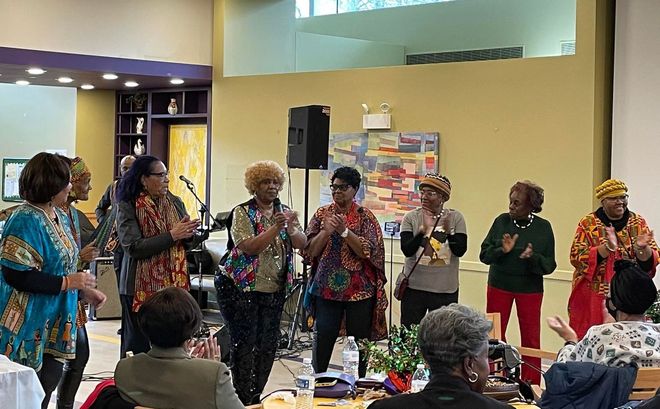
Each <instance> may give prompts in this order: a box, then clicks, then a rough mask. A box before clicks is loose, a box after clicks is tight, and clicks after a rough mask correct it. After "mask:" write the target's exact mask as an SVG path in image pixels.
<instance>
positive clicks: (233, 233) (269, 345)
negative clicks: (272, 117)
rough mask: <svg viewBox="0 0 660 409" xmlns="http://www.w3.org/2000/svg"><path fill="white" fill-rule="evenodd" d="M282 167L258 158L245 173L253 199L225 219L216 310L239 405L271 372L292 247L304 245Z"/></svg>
mask: <svg viewBox="0 0 660 409" xmlns="http://www.w3.org/2000/svg"><path fill="white" fill-rule="evenodd" d="M284 180H285V178H284V171H283V170H282V168H281V167H280V166H279V165H278V164H277V163H275V162H273V161H259V162H255V163H253V164H251V165H250V166H248V168H247V170H246V171H245V187H246V188H247V191H248V193H250V194H251V195H252V198H251V199H250V200H248V201H247V202H245V203H241V204H240V205H238V206H236V207H235V208H234V209H233V210H232V213H231V219H230V221H229V224H230V226H231V227H230V229H229V240H228V243H227V249H228V251H229V253H228V255H227V259H226V261H225V262H224V269H220V272H219V273H218V275H216V278H215V287H216V290H217V292H218V300H219V301H218V302H219V304H220V310H221V312H222V315H223V317H224V319H225V321H226V322H227V326H228V327H229V333H230V335H231V340H232V343H231V361H232V365H231V368H232V378H233V381H234V387H235V388H236V393H237V394H238V396H239V398H240V399H241V401H242V402H243V403H244V404H246V405H247V404H250V403H251V402H253V401H256V402H258V399H259V395H261V392H262V391H263V388H264V386H266V382H267V381H268V375H269V374H270V370H271V367H272V366H273V361H274V359H275V351H276V349H277V340H278V337H279V324H280V317H281V315H282V308H283V306H284V298H285V294H286V291H287V290H289V289H290V288H291V284H292V282H293V273H294V267H293V249H294V248H295V249H300V248H304V247H305V245H306V243H307V238H306V236H305V234H304V233H303V232H302V231H301V229H300V223H299V222H298V216H297V214H296V212H294V211H292V210H291V209H290V208H289V207H288V206H286V205H283V204H282V203H281V202H280V200H279V198H278V195H279V192H280V190H282V187H283V185H284Z"/></svg>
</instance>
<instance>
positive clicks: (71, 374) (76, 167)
mask: <svg viewBox="0 0 660 409" xmlns="http://www.w3.org/2000/svg"><path fill="white" fill-rule="evenodd" d="M69 169H70V170H71V191H69V197H68V198H67V201H66V203H63V204H62V205H61V206H60V208H61V209H62V210H63V211H64V213H66V215H67V216H68V217H69V223H70V225H71V232H72V233H73V238H74V239H75V241H76V244H77V246H78V248H79V249H80V254H79V258H78V268H79V269H82V267H84V266H85V265H88V264H89V263H90V262H91V261H92V260H93V259H94V258H96V257H98V255H99V251H98V249H97V248H96V247H95V245H94V242H91V243H89V244H87V245H85V246H84V247H83V245H82V243H83V239H82V230H81V227H80V218H79V213H78V210H77V209H76V208H75V207H74V206H73V202H77V201H79V200H82V201H85V200H89V191H90V190H92V184H91V181H92V173H91V172H90V171H89V168H88V167H87V165H86V164H85V161H83V160H82V158H80V157H75V158H73V159H71V164H70V166H69ZM90 291H92V290H90ZM93 291H94V293H95V294H96V296H97V298H98V304H97V308H100V307H101V306H102V304H103V303H104V302H105V299H106V297H105V295H104V294H103V293H101V292H100V291H98V290H96V289H94V290H93ZM74 321H75V326H76V328H77V329H78V334H77V337H76V357H75V359H69V360H67V361H66V362H65V364H64V372H63V374H62V379H61V381H60V382H59V385H58V388H57V409H73V402H74V401H75V397H76V392H78V387H79V386H80V382H81V381H82V376H83V371H84V370H85V366H86V365H87V361H89V341H88V339H87V329H86V328H85V323H86V322H87V318H86V317H85V308H84V305H83V303H82V302H78V314H77V315H76V317H75V320H74ZM72 324H73V323H72ZM46 393H47V398H48V397H49V396H50V393H49V391H46Z"/></svg>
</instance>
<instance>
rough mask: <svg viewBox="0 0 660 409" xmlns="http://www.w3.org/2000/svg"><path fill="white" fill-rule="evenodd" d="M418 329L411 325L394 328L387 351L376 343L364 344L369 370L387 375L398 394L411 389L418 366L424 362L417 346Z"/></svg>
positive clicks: (416, 326) (366, 342)
mask: <svg viewBox="0 0 660 409" xmlns="http://www.w3.org/2000/svg"><path fill="white" fill-rule="evenodd" d="M418 329H419V326H418V325H411V326H410V328H406V327H404V326H401V327H397V326H396V325H394V326H392V328H391V329H390V339H389V343H388V345H387V349H383V348H382V347H381V346H379V345H378V344H377V343H376V342H371V341H363V342H362V348H363V350H364V351H365V353H366V355H367V362H368V364H369V368H371V369H372V370H373V371H374V372H379V373H385V374H387V377H388V379H389V380H390V382H392V384H393V385H394V386H395V387H396V389H397V391H398V392H405V391H407V390H409V389H410V383H411V381H412V375H413V373H414V372H415V369H416V368H417V364H419V363H423V362H424V358H423V357H422V354H421V352H420V351H419V345H418V344H417V331H418Z"/></svg>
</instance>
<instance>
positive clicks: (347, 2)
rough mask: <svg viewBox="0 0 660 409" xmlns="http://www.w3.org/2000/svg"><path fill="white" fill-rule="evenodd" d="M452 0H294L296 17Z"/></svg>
mask: <svg viewBox="0 0 660 409" xmlns="http://www.w3.org/2000/svg"><path fill="white" fill-rule="evenodd" d="M445 1H452V0H296V18H304V17H312V16H325V15H328V14H339V13H350V12H353V11H366V10H376V9H384V8H388V7H402V6H416V5H419V4H429V3H441V2H445Z"/></svg>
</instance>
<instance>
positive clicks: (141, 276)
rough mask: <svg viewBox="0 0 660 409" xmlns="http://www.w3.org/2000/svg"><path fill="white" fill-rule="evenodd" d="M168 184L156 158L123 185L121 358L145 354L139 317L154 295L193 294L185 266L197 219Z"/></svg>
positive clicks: (143, 160) (137, 166) (136, 167)
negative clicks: (177, 289) (181, 290)
mask: <svg viewBox="0 0 660 409" xmlns="http://www.w3.org/2000/svg"><path fill="white" fill-rule="evenodd" d="M169 183H170V179H169V176H168V173H167V168H166V167H165V164H164V163H163V162H161V161H160V160H159V159H158V158H156V157H153V156H148V155H143V156H140V157H139V158H137V159H136V160H135V162H134V163H133V166H131V168H130V169H129V171H128V172H126V174H125V175H124V177H123V178H122V179H121V181H120V182H119V187H118V188H117V200H118V202H119V210H118V212H117V234H118V236H119V243H120V244H121V246H122V247H123V248H124V258H123V259H122V265H121V277H120V278H121V279H120V283H119V296H120V301H121V303H122V325H121V327H122V333H121V357H122V358H125V357H126V352H128V351H132V352H133V354H139V353H141V352H147V351H149V349H150V345H149V340H148V339H147V337H146V336H145V335H144V334H143V333H142V331H141V330H140V324H139V322H138V319H137V311H138V310H139V309H140V305H141V304H142V303H143V302H144V301H145V300H146V299H147V298H149V296H151V295H152V294H154V293H156V292H157V291H158V290H160V289H163V288H166V287H181V288H184V289H186V290H187V289H189V288H190V281H189V278H188V269H187V263H186V246H187V245H188V244H189V243H187V241H188V239H192V238H193V237H195V230H196V229H197V228H198V227H199V225H200V223H199V220H198V219H194V220H190V217H189V216H188V213H186V207H185V205H184V204H183V202H182V201H181V199H180V198H179V197H177V196H174V195H173V194H172V193H171V192H170V191H169V189H168V187H169Z"/></svg>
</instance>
